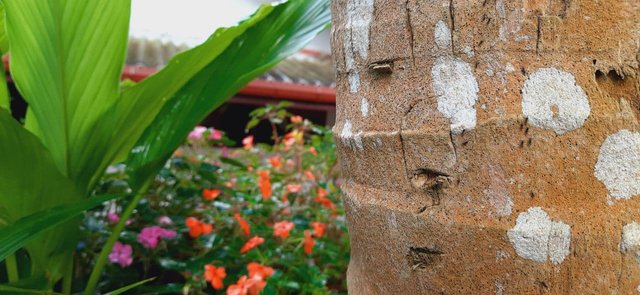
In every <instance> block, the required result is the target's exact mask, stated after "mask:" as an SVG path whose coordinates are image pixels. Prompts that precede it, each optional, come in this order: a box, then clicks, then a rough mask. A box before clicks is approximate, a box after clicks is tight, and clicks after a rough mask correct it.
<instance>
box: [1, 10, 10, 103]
mask: <svg viewBox="0 0 640 295" xmlns="http://www.w3.org/2000/svg"><path fill="white" fill-rule="evenodd" d="M8 51H9V39H7V32H6V30H5V18H4V4H3V3H2V2H1V1H0V57H1V56H2V55H3V54H5V53H7V52H8ZM10 107H11V97H10V96H9V88H8V87H7V77H6V73H5V70H4V63H3V62H2V61H0V108H3V109H5V110H7V111H9V113H11V108H10Z"/></svg>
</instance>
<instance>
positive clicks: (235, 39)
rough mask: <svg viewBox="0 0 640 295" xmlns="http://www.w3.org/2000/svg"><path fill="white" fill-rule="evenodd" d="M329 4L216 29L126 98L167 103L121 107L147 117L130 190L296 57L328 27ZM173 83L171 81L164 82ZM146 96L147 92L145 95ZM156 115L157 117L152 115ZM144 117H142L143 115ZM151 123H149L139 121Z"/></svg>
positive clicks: (293, 1)
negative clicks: (211, 118) (222, 109)
mask: <svg viewBox="0 0 640 295" xmlns="http://www.w3.org/2000/svg"><path fill="white" fill-rule="evenodd" d="M329 5H330V3H329V1H328V0H290V1H288V2H285V3H282V4H278V5H275V6H271V5H265V6H262V7H261V8H260V9H259V10H258V11H257V12H256V13H255V14H254V15H253V16H252V17H251V18H249V19H248V20H246V21H244V22H242V23H240V24H239V25H238V26H236V27H233V28H229V29H220V30H218V31H216V32H215V33H214V35H213V36H212V37H211V38H209V40H207V41H206V42H205V43H204V44H202V45H201V46H199V47H196V48H194V49H192V50H190V51H187V52H184V53H182V54H180V55H178V56H177V57H176V58H175V59H174V60H173V61H172V62H171V63H170V64H169V66H167V67H166V68H165V69H164V70H163V71H161V72H160V73H158V74H157V75H156V76H153V77H151V78H150V79H148V80H146V81H143V82H142V83H140V84H138V85H137V86H135V87H133V88H130V92H125V95H126V96H130V97H131V99H128V100H131V101H148V100H150V99H149V98H148V96H143V93H144V95H149V94H153V98H152V99H153V100H156V101H158V100H163V101H166V103H164V104H163V105H162V109H160V110H159V112H157V109H153V108H156V107H157V104H156V106H154V107H153V108H152V110H151V111H149V108H148V105H150V104H151V103H145V104H143V106H145V107H144V108H140V107H137V106H135V105H134V106H130V105H125V104H123V105H122V107H123V108H130V111H131V112H133V113H134V114H136V116H138V117H140V115H138V114H149V115H152V116H149V117H151V118H153V121H151V123H150V124H148V123H146V122H145V123H144V124H142V125H137V124H133V123H129V124H127V125H128V126H149V127H148V128H147V129H146V130H144V134H143V135H142V138H141V139H140V140H138V142H137V143H136V145H135V147H134V148H133V149H132V152H131V154H130V155H129V158H128V159H127V163H128V167H129V168H130V170H129V171H130V176H131V179H132V185H133V186H134V187H135V186H139V185H140V183H143V182H144V180H145V179H147V178H149V177H151V176H152V175H154V174H155V173H156V172H157V170H158V169H160V168H161V167H162V165H164V162H165V161H166V160H167V159H168V157H169V156H170V155H171V153H172V151H173V150H175V148H176V147H177V146H179V145H180V143H181V142H182V141H183V140H184V138H185V137H186V135H187V134H188V132H189V131H190V130H191V129H192V128H193V126H195V125H196V124H197V123H198V122H200V121H201V120H202V119H203V118H205V117H206V116H207V115H208V114H209V113H210V112H211V111H213V110H214V109H215V108H216V107H218V106H219V105H221V104H222V103H223V102H224V101H225V100H227V99H228V98H230V97H231V96H232V95H233V94H235V93H236V92H237V91H238V90H240V89H241V88H242V87H243V86H244V85H245V84H247V83H248V82H250V81H251V80H253V79H254V78H256V77H258V76H259V75H260V74H261V73H263V72H264V71H266V70H268V69H269V68H271V67H272V66H273V65H275V64H276V63H278V62H279V61H281V60H282V59H284V58H286V57H287V56H289V55H291V54H293V53H295V52H297V51H298V50H299V49H300V48H302V47H303V46H304V45H306V44H307V43H308V42H309V41H311V40H312V39H313V38H314V37H315V36H316V35H317V34H318V33H319V32H321V31H322V30H324V29H325V28H326V27H327V24H328V23H329V21H330V12H329ZM169 78H171V80H168V79H169ZM149 91H150V92H149ZM156 114H157V115H156ZM145 116H146V115H145ZM144 120H149V118H145V119H142V118H140V121H144Z"/></svg>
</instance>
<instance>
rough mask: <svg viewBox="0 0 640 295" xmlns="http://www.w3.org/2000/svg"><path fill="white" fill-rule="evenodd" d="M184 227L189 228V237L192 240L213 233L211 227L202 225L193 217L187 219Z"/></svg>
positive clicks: (202, 223) (206, 224) (205, 224)
mask: <svg viewBox="0 0 640 295" xmlns="http://www.w3.org/2000/svg"><path fill="white" fill-rule="evenodd" d="M185 225H186V226H187V227H188V228H189V235H190V236H191V237H192V238H197V237H199V236H201V235H208V234H210V233H211V232H212V231H213V225H211V224H208V223H204V222H202V221H200V220H198V219H197V218H194V217H188V218H187V220H186V221H185Z"/></svg>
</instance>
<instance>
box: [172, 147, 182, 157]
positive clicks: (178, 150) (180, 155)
mask: <svg viewBox="0 0 640 295" xmlns="http://www.w3.org/2000/svg"><path fill="white" fill-rule="evenodd" d="M183 155H184V152H183V151H182V149H181V148H178V149H177V150H175V151H173V156H174V157H182V156H183Z"/></svg>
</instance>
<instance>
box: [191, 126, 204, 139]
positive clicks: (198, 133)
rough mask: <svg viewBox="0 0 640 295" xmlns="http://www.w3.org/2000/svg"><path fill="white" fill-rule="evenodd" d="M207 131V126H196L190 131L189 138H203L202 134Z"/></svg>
mask: <svg viewBox="0 0 640 295" xmlns="http://www.w3.org/2000/svg"><path fill="white" fill-rule="evenodd" d="M206 131H207V127H204V126H196V127H195V128H193V131H191V132H190V133H189V139H193V140H198V139H201V138H202V134H203V133H205V132H206Z"/></svg>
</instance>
